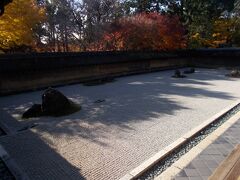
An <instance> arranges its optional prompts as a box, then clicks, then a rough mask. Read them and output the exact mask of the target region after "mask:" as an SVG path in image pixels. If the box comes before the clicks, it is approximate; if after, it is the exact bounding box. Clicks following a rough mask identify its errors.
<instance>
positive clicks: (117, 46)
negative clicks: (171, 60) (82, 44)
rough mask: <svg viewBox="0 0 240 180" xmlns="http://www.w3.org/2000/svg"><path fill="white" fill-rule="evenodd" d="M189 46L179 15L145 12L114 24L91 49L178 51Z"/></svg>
mask: <svg viewBox="0 0 240 180" xmlns="http://www.w3.org/2000/svg"><path fill="white" fill-rule="evenodd" d="M185 47H186V40H185V30H184V27H183V26H182V24H181V23H180V21H179V18H178V17H177V16H167V15H160V14H159V13H141V14H138V15H134V16H130V17H125V18H122V19H120V20H117V21H115V22H113V23H111V24H110V26H109V27H108V28H107V30H106V33H105V34H104V35H103V38H102V39H101V40H100V41H99V42H97V43H94V44H92V45H91V46H90V47H89V48H88V49H89V50H97V51H99V50H100V51H101V50H107V51H116V50H174V49H181V48H185Z"/></svg>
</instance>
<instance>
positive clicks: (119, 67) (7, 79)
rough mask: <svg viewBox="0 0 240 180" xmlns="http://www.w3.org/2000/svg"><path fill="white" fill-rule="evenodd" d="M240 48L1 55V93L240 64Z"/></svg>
mask: <svg viewBox="0 0 240 180" xmlns="http://www.w3.org/2000/svg"><path fill="white" fill-rule="evenodd" d="M239 57H240V50H238V49H221V50H183V51H176V52H168V53H165V52H92V53H89V52H85V53H54V54H53V53H43V54H28V55H21V54H18V55H1V56H0V76H1V79H0V95H5V94H11V93H17V92H22V91H28V90H35V89H39V88H45V87H48V86H58V85H65V84H71V83H80V82H85V81H89V80H93V79H99V78H102V77H109V76H110V77H116V76H124V75H130V74H136V73H145V72H151V71H157V70H164V69H172V68H178V67H185V66H197V67H210V68H212V67H222V66H225V67H233V66H239V67H240V60H239Z"/></svg>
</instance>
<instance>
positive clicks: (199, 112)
mask: <svg viewBox="0 0 240 180" xmlns="http://www.w3.org/2000/svg"><path fill="white" fill-rule="evenodd" d="M226 73H227V71H226V70H208V69H197V71H196V73H195V74H190V75H188V77H187V78H184V79H173V78H171V75H172V74H173V71H163V72H157V73H150V74H143V75H136V76H129V77H123V78H118V79H117V81H116V82H113V83H109V84H105V85H100V86H91V87H87V86H83V85H71V86H65V87H61V88H58V89H59V90H60V91H61V92H63V93H64V94H65V95H67V96H68V97H70V98H72V99H73V100H74V101H76V102H78V103H80V104H82V107H83V108H82V110H81V111H80V112H77V113H75V114H72V115H70V116H66V117H61V118H52V117H44V118H35V119H31V120H25V121H24V120H22V119H21V118H20V114H21V113H22V112H23V111H24V110H25V109H26V108H28V107H30V106H31V104H33V103H40V102H41V94H42V92H43V91H37V92H30V93H24V94H19V95H13V96H8V97H1V98H0V108H3V109H4V110H6V111H8V112H9V113H11V114H12V115H13V116H14V117H16V118H17V119H18V120H19V121H21V122H22V123H29V122H35V123H38V124H39V126H37V127H35V128H34V129H33V131H34V132H35V133H36V134H38V135H39V136H41V137H42V138H43V139H44V141H45V142H46V143H47V144H48V145H49V146H51V147H52V148H54V149H56V151H57V152H58V153H59V154H60V155H61V156H62V157H64V158H65V159H66V160H67V161H68V162H70V163H71V164H72V165H73V166H75V167H77V168H79V169H80V173H81V174H82V176H83V177H85V178H86V179H119V178H120V177H122V176H123V175H125V174H126V173H127V172H128V171H130V170H131V169H133V168H135V167H136V166H138V165H139V164H141V163H142V162H143V161H144V160H146V159H148V158H149V157H151V156H152V155H154V154H155V153H156V152H157V151H159V150H161V149H162V148H163V147H165V146H167V145H169V144H170V143H171V142H173V141H174V140H176V139H178V138H179V137H181V135H183V134H185V133H186V132H187V131H189V130H191V129H193V128H194V127H196V126H197V125H199V124H200V123H202V122H204V121H205V120H206V119H208V118H210V117H211V116H213V115H214V114H216V113H217V112H219V111H220V110H222V109H223V108H225V107H227V106H229V105H230V104H231V103H233V102H234V101H236V100H238V99H239V98H240V90H239V89H240V79H231V78H227V77H225V74H226ZM99 99H101V100H102V99H105V100H106V101H105V102H102V103H94V102H95V101H96V100H99Z"/></svg>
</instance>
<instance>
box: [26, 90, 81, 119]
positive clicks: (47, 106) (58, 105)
mask: <svg viewBox="0 0 240 180" xmlns="http://www.w3.org/2000/svg"><path fill="white" fill-rule="evenodd" d="M80 109H81V106H80V105H77V104H75V103H74V102H72V101H71V100H69V99H68V98H67V97H66V96H64V95H63V94H62V93H61V92H60V91H58V90H56V89H53V88H48V89H47V90H46V91H45V92H44V93H43V95H42V104H34V105H33V106H32V107H30V108H29V109H28V110H27V111H26V112H24V114H23V115H22V117H23V118H31V117H40V116H63V115H67V114H72V113H74V112H76V111H78V110H80Z"/></svg>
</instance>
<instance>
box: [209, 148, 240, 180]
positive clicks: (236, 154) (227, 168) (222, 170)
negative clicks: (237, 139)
mask: <svg viewBox="0 0 240 180" xmlns="http://www.w3.org/2000/svg"><path fill="white" fill-rule="evenodd" d="M238 161H240V145H237V146H236V148H234V150H233V151H232V152H231V154H230V155H228V157H227V158H226V159H225V160H224V161H223V162H222V163H221V164H220V165H219V166H218V168H217V169H216V170H215V171H214V172H213V174H212V175H211V176H210V177H209V178H208V179H209V180H225V179H227V177H230V173H231V172H232V170H236V169H234V167H235V165H238ZM239 163H240V162H239ZM236 167H238V166H236ZM238 171H240V170H238ZM234 175H236V176H237V174H235V172H234V174H233V176H234ZM231 177H232V176H231ZM234 180H235V179H234Z"/></svg>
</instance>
